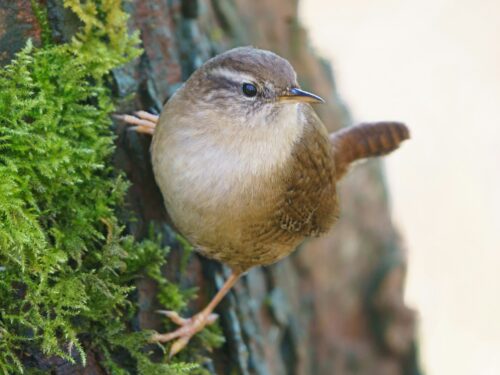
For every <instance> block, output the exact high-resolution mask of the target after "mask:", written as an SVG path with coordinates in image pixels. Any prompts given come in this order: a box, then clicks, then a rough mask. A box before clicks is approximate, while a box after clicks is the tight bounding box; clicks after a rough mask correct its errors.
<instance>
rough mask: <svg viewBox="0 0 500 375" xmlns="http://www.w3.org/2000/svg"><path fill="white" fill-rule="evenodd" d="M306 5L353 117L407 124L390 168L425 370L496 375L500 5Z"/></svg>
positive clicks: (499, 347) (325, 0) (484, 1)
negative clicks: (409, 136)
mask: <svg viewBox="0 0 500 375" xmlns="http://www.w3.org/2000/svg"><path fill="white" fill-rule="evenodd" d="M300 7H301V9H300V11H299V15H301V20H302V22H303V23H304V25H305V26H306V27H307V28H308V29H309V31H310V36H311V40H312V41H313V43H314V46H315V47H316V49H317V50H318V51H319V52H320V53H321V54H322V55H323V56H325V57H327V58H328V59H329V60H330V61H331V62H332V64H333V67H334V71H335V77H336V80H337V84H338V89H339V92H340V93H341V95H342V97H343V98H344V100H345V101H346V102H347V103H348V105H349V107H350V109H351V111H352V114H353V117H354V118H355V120H356V121H373V120H385V119H395V120H401V121H404V122H406V123H407V124H408V125H409V126H410V128H411V131H412V137H413V139H412V140H411V142H408V143H406V144H404V147H402V149H401V150H400V151H398V152H397V153H395V154H394V155H392V156H390V157H388V158H387V159H386V163H385V165H386V173H387V175H388V179H389V188H390V190H391V200H392V202H391V206H392V207H391V208H392V212H393V217H394V220H395V224H396V226H397V227H398V228H399V230H400V232H401V233H402V234H403V237H404V239H405V242H406V245H407V246H406V247H407V251H408V254H407V256H408V258H409V262H408V264H409V270H408V278H407V286H406V295H405V298H406V300H407V302H408V304H409V305H411V306H413V307H414V308H416V310H417V311H418V312H419V334H420V342H421V355H422V362H423V365H424V369H425V371H426V373H427V374H429V375H439V374H441V375H442V374H455V375H459V374H464V375H465V374H479V375H493V374H500V355H499V353H500V323H499V317H500V298H499V292H500V272H499V270H500V234H499V232H500V215H499V214H498V213H499V212H500V194H499V192H500V173H499V171H500V130H499V127H500V123H499V120H498V111H499V109H500V44H499V42H498V37H499V31H498V27H499V24H500V2H498V1H493V0H481V1H473V0H460V1H456V0H455V1H452V0H422V1H402V0H401V1H396V0H378V1H370V0H355V1H352V0H302V1H301V2H300Z"/></svg>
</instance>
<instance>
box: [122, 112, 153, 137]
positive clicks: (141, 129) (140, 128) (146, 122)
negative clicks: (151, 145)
mask: <svg viewBox="0 0 500 375" xmlns="http://www.w3.org/2000/svg"><path fill="white" fill-rule="evenodd" d="M113 117H114V118H116V119H118V120H121V121H123V122H125V123H127V124H130V125H136V126H134V127H133V129H134V130H135V131H136V132H138V133H145V134H151V135H152V134H153V133H154V131H155V127H156V125H157V124H158V118H159V116H157V115H153V114H152V113H149V112H146V111H137V112H134V116H132V115H122V114H115V115H113Z"/></svg>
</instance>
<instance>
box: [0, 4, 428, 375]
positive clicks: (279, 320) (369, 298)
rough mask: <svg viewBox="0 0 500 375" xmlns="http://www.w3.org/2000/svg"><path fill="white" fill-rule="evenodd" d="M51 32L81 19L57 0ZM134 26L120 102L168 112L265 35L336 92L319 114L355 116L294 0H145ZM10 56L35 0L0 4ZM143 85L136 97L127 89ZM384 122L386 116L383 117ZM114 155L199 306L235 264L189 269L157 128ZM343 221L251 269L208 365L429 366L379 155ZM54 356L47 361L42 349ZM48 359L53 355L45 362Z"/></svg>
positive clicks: (278, 368) (265, 43) (137, 229)
mask: <svg viewBox="0 0 500 375" xmlns="http://www.w3.org/2000/svg"><path fill="white" fill-rule="evenodd" d="M46 6H47V7H48V12H49V23H50V26H51V29H52V34H53V38H54V39H55V40H56V41H58V42H64V41H66V40H69V38H70V37H71V35H72V33H73V32H74V29H75V25H74V22H73V20H74V18H72V15H71V14H69V12H68V11H66V10H65V9H64V8H63V7H62V5H61V3H60V2H59V1H57V0H47V1H46ZM127 10H128V12H129V13H130V14H131V18H130V21H129V26H130V28H131V29H138V30H140V32H141V39H142V42H143V46H142V47H143V48H144V53H143V55H142V56H141V57H140V58H139V59H137V60H136V61H134V62H133V63H130V64H128V65H127V66H125V67H123V68H121V69H117V70H115V71H114V74H113V89H114V94H115V95H116V97H117V98H119V99H120V100H121V102H122V105H121V107H120V110H121V111H122V112H130V111H133V110H139V109H143V110H148V111H152V112H157V113H159V111H160V110H161V107H162V104H163V103H164V102H165V100H168V98H169V97H170V96H171V95H172V93H173V92H174V91H175V90H176V89H177V88H178V87H179V85H181V84H182V82H183V81H184V80H186V79H187V77H189V75H190V74H191V73H192V72H193V71H194V70H195V69H196V68H197V67H199V66H200V65H201V64H202V62H203V61H205V60H206V59H208V58H209V57H211V56H213V55H215V54H217V53H219V52H222V51H224V50H226V49H228V48H230V47H234V46H239V45H249V44H251V45H254V46H257V47H259V48H264V49H270V50H272V51H274V52H276V53H278V54H280V55H282V56H284V57H285V58H287V59H289V60H290V62H291V63H292V65H293V66H294V67H295V68H296V70H297V73H298V77H299V80H300V83H301V85H302V87H303V88H305V89H306V90H311V91H313V92H315V93H317V94H319V95H321V96H322V97H323V98H325V99H326V101H327V103H328V104H327V105H323V106H318V107H317V108H316V109H317V111H318V114H319V115H320V117H321V118H322V120H323V121H324V123H325V125H326V126H327V128H328V129H329V130H330V131H334V130H336V129H339V128H341V127H343V126H347V125H349V124H350V122H351V119H350V117H349V113H348V111H347V109H346V108H345V107H344V104H343V103H342V101H341V99H340V97H339V94H338V93H337V90H336V86H335V81H334V78H333V76H332V73H331V69H330V66H329V65H328V63H327V62H325V61H324V60H322V59H321V58H320V57H318V56H317V54H316V53H315V52H314V51H313V49H312V48H311V46H310V42H309V39H308V37H307V33H306V31H305V30H304V29H303V27H302V26H301V25H300V22H299V20H298V15H297V1H295V0H276V1H272V2H271V1H264V0H254V1H248V0H212V1H209V0H199V1H196V0H184V1H179V0H170V1H168V0H135V1H132V2H130V3H128V4H127ZM0 23H1V24H2V25H3V27H2V28H1V29H0V47H1V51H2V53H1V54H0V59H1V61H0V62H1V63H2V64H5V63H6V62H8V61H9V60H10V59H11V58H12V57H13V54H14V53H15V52H16V51H18V50H20V49H21V48H22V47H23V46H24V44H25V42H26V39H27V38H28V37H32V38H34V40H35V41H36V40H38V39H39V38H40V28H39V26H38V24H37V21H36V18H35V17H34V15H33V11H32V9H31V6H30V2H29V1H28V0H15V1H8V2H2V3H1V4H0ZM131 94H133V95H134V99H133V100H132V101H130V100H125V98H129V97H130V95H131ZM373 120H377V119H373ZM117 132H118V134H119V138H118V141H117V146H118V148H117V152H116V158H115V160H116V165H117V167H118V168H121V169H123V170H124V171H125V172H126V174H127V176H128V177H129V179H130V180H131V182H132V186H131V188H130V190H129V193H128V205H129V206H128V208H129V209H131V210H132V211H133V212H134V216H135V219H134V220H131V221H130V223H129V224H128V231H129V232H130V233H132V234H134V235H135V236H136V237H137V238H141V237H144V236H146V234H147V233H148V231H149V228H150V224H151V223H152V222H154V223H155V227H156V228H157V231H159V232H162V233H163V236H164V238H165V241H166V242H167V243H169V244H170V245H171V246H172V249H173V250H172V252H171V255H170V259H169V262H168V265H167V267H166V268H165V272H166V273H167V274H168V276H169V278H170V279H172V280H175V281H176V282H179V283H181V284H182V285H185V286H198V287H199V288H200V289H199V297H198V299H197V300H196V301H195V302H194V303H193V305H192V306H190V308H191V310H192V311H196V310H198V309H199V308H201V307H202V306H203V305H205V303H206V302H207V301H208V300H209V298H210V296H211V295H213V293H214V291H215V288H216V287H217V288H218V287H220V286H221V285H222V283H223V279H224V277H227V272H226V270H224V268H223V267H222V266H221V265H219V264H216V263H214V262H211V261H208V260H206V259H203V258H202V257H200V256H197V255H193V256H192V257H191V259H190V260H189V264H188V268H187V274H186V275H182V276H181V275H180V274H179V272H178V269H179V267H180V263H181V262H182V259H181V257H182V256H181V253H180V251H179V247H180V246H179V244H178V242H177V241H176V240H175V237H174V236H173V235H172V231H171V229H170V228H169V227H168V222H169V221H168V217H167V214H166V212H165V210H164V208H163V202H162V197H161V194H160V192H159V191H158V188H157V186H156V185H155V182H154V178H153V174H152V170H151V165H150V158H149V143H150V140H149V139H148V138H147V137H145V136H143V135H138V134H136V133H134V132H131V131H129V130H127V129H126V128H124V127H120V126H118V125H117ZM340 199H341V202H342V203H341V219H340V221H339V222H338V223H337V225H336V226H335V227H334V228H333V230H332V231H331V233H330V234H328V235H327V236H325V237H323V238H321V239H318V240H308V241H306V242H305V243H304V244H303V245H302V246H301V247H300V249H298V250H297V251H296V252H295V253H293V254H292V255H291V256H290V257H288V258H287V259H285V260H283V261H281V262H279V263H278V264H276V265H273V266H271V267H261V268H256V269H253V270H252V271H250V272H249V273H248V274H247V275H246V276H245V277H244V278H243V279H242V281H240V282H239V283H238V285H237V286H236V287H235V288H234V290H233V291H232V292H231V293H230V295H229V296H228V297H227V298H226V299H225V300H224V301H223V303H222V304H221V305H220V306H219V308H218V309H217V312H218V313H219V314H220V315H221V318H220V320H219V322H220V324H221V326H222V329H223V332H224V336H225V338H226V343H225V344H224V345H223V346H222V347H221V348H220V349H218V350H216V351H214V352H213V353H212V354H211V355H210V357H211V362H210V363H207V364H206V367H207V369H209V370H210V371H211V372H212V373H217V374H262V375H264V374H273V375H274V374H276V375H278V374H318V375H319V374H324V375H330V374H346V375H347V374H383V375H392V374H394V375H396V374H398V375H399V374H401V375H402V374H405V375H406V374H420V373H421V372H420V369H419V364H418V358H417V344H416V339H415V316H414V313H413V312H412V311H411V310H410V309H408V308H407V307H406V306H405V304H404V301H403V288H404V279H405V270H406V261H407V260H406V257H405V252H404V247H403V244H402V241H401V239H400V237H399V235H398V233H397V231H396V230H395V228H394V226H393V223H392V221H391V217H390V213H389V210H388V190H387V186H386V182H385V178H384V172H383V168H382V166H381V163H380V161H377V160H374V161H369V162H366V163H365V164H363V165H361V166H357V167H355V168H354V169H353V170H352V171H351V173H350V175H349V176H348V177H347V178H346V179H345V180H344V181H343V182H342V183H341V184H340ZM137 287H138V291H139V297H138V298H139V302H140V306H142V309H141V311H140V314H139V317H138V318H139V324H140V327H141V328H143V329H145V328H154V329H158V330H161V319H160V316H158V315H157V314H155V313H154V311H155V309H156V308H157V303H156V300H155V284H154V282H153V281H151V280H142V281H140V282H139V283H138V285H137ZM41 362H43V361H41ZM98 362H99V360H98V356H97V357H96V356H94V355H93V354H91V355H90V357H89V360H88V363H87V366H86V368H82V367H81V366H76V365H75V366H72V365H68V364H61V365H60V366H59V365H58V366H56V367H57V370H56V373H58V374H73V373H80V374H101V373H103V370H102V369H101V367H100V366H99V363H98ZM40 369H43V366H42V365H40Z"/></svg>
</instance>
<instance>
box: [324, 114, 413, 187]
mask: <svg viewBox="0 0 500 375" xmlns="http://www.w3.org/2000/svg"><path fill="white" fill-rule="evenodd" d="M409 138H410V131H409V130H408V128H407V127H406V125H404V124H402V123H399V122H375V123H366V124H360V125H357V126H353V127H350V128H345V129H342V130H339V131H338V132H335V133H332V134H330V140H331V142H332V146H333V154H334V159H335V166H336V175H337V180H340V179H341V178H342V177H343V176H344V175H345V174H346V172H347V171H348V169H349V166H350V165H351V164H352V163H353V162H354V161H356V160H359V159H365V158H370V157H374V156H382V155H386V154H388V153H390V152H392V151H394V150H396V149H397V148H398V147H399V145H400V144H401V142H403V141H404V140H406V139H409Z"/></svg>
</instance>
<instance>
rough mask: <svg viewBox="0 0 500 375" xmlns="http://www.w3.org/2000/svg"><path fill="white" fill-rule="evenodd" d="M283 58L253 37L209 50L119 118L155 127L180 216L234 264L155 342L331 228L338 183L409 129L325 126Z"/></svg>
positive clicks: (194, 326)
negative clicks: (214, 52) (175, 84)
mask: <svg viewBox="0 0 500 375" xmlns="http://www.w3.org/2000/svg"><path fill="white" fill-rule="evenodd" d="M321 102H323V99H321V98H320V97H319V96H317V95H314V94H311V93H309V92H306V91H304V90H302V89H300V87H299V84H298V83H297V75H296V73H295V71H294V69H293V67H292V66H291V65H290V63H289V62H288V61H287V60H285V59H284V58H282V57H280V56H278V55H276V54H274V53H272V52H269V51H264V50H259V49H255V48H250V47H243V48H236V49H233V50H230V51H228V52H225V53H223V54H221V55H219V56H216V57H214V58H212V59H210V60H208V61H207V62H206V63H205V64H204V65H203V66H202V67H200V68H199V69H198V70H197V71H195V72H194V73H193V74H192V76H191V77H190V78H189V79H188V80H187V81H186V83H185V84H184V86H182V88H180V89H179V90H178V91H177V92H176V93H175V95H174V96H173V97H172V98H171V99H170V100H169V101H168V102H167V103H166V104H165V106H164V108H163V111H162V113H161V116H160V117H159V118H158V116H154V115H152V114H149V113H147V112H144V111H140V112H137V113H136V116H130V115H125V116H122V118H123V119H124V120H125V121H126V122H128V123H130V124H135V125H137V127H136V129H137V131H139V132H143V133H148V134H152V135H153V142H152V146H151V152H152V163H153V170H154V174H155V178H156V182H157V183H158V186H159V187H160V189H161V192H162V194H163V198H164V201H165V205H166V208H167V211H168V212H169V214H170V217H171V218H172V220H173V222H174V224H175V226H176V227H177V228H178V229H179V230H180V232H181V233H182V234H183V235H184V236H185V237H186V238H187V239H188V240H189V241H190V242H191V243H192V244H193V245H194V246H195V247H196V249H197V250H198V251H199V252H200V253H201V254H203V255H204V256H206V257H208V258H212V259H215V260H218V261H220V262H222V263H224V264H226V265H227V266H229V267H230V268H231V269H232V275H231V276H230V277H229V279H228V280H227V281H226V283H225V284H224V286H223V287H222V288H221V289H220V290H219V292H218V293H217V294H216V295H215V297H214V298H213V299H212V301H211V302H210V303H209V304H208V305H207V306H206V307H205V308H204V309H203V310H202V311H201V312H199V313H198V314H196V315H194V316H193V317H191V318H188V319H184V318H181V317H180V316H179V315H178V314H177V313H175V312H173V311H169V312H165V314H166V315H167V316H168V317H170V318H171V319H172V320H173V321H174V322H175V323H176V324H178V325H180V326H181V327H180V328H179V329H177V330H176V331H174V332H171V333H167V334H156V335H154V337H153V338H152V340H153V341H157V342H167V341H171V340H174V339H175V340H176V341H175V342H174V343H173V345H172V347H171V351H170V353H171V355H174V354H175V353H177V352H178V351H180V350H181V349H182V348H183V347H184V346H185V345H186V344H187V343H188V341H189V339H190V338H191V337H192V336H193V335H194V334H196V333H197V332H199V331H200V330H202V329H203V328H204V327H205V326H206V325H207V324H211V323H213V322H214V321H215V320H216V319H217V315H216V314H213V310H214V308H215V307H216V305H217V304H218V303H219V302H220V301H221V299H222V298H223V297H224V296H225V294H226V293H227V292H228V291H229V290H230V289H231V287H232V286H233V285H234V284H235V283H236V281H237V280H238V279H239V277H240V276H241V275H242V274H244V273H245V272H246V271H248V270H249V269H250V268H252V267H254V266H260V265H268V264H271V263H274V262H277V261H278V260H280V259H282V258H283V257H286V256H287V255H289V254H290V253H291V252H292V251H293V250H294V249H295V248H296V247H297V245H298V244H300V243H301V242H302V241H303V240H304V239H305V238H307V237H311V236H319V235H321V234H322V233H325V232H327V231H328V230H329V229H330V228H331V227H332V225H333V224H334V223H335V221H336V220H337V218H338V215H339V205H338V199H337V191H336V183H337V181H338V180H339V179H340V178H341V177H342V176H343V175H344V174H345V173H346V171H347V170H348V168H349V165H350V164H351V163H352V162H353V161H355V160H358V159H362V158H367V157H373V156H380V155H385V154H387V153H389V152H391V151H393V150H395V149H396V148H397V147H398V146H399V144H400V143H401V142H402V141H403V140H405V139H408V138H409V131H408V129H407V128H406V126H405V125H403V124H400V123H396V122H379V123H373V124H362V125H359V126H355V127H350V128H347V129H343V130H341V131H339V132H336V133H333V134H330V135H329V134H328V132H327V130H326V128H325V126H324V125H323V123H322V122H321V120H320V119H319V118H318V116H317V115H316V114H315V112H314V110H313V109H312V107H311V105H310V103H321Z"/></svg>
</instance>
